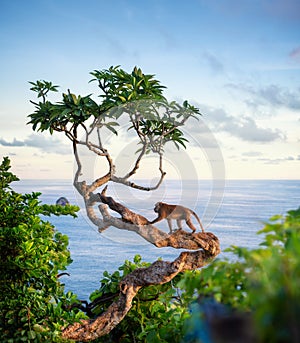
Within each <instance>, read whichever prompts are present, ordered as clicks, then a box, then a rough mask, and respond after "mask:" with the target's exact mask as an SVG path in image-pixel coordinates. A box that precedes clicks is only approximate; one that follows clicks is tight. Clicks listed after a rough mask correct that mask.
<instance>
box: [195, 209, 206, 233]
mask: <svg viewBox="0 0 300 343" xmlns="http://www.w3.org/2000/svg"><path fill="white" fill-rule="evenodd" d="M192 213H193V215H194V216H195V218H196V219H197V220H198V223H199V224H200V227H201V230H202V232H204V227H203V225H202V223H201V220H200V218H199V217H198V215H197V213H195V212H194V211H192Z"/></svg>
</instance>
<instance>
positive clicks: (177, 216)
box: [150, 202, 204, 233]
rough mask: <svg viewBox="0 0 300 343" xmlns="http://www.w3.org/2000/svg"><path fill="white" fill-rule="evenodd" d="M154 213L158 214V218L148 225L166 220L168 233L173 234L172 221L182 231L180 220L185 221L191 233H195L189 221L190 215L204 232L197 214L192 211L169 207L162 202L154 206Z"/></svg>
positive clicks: (179, 207) (176, 206) (180, 207)
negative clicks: (174, 221)
mask: <svg viewBox="0 0 300 343" xmlns="http://www.w3.org/2000/svg"><path fill="white" fill-rule="evenodd" d="M154 212H156V213H158V217H157V218H155V219H154V220H152V221H151V222H150V224H154V223H157V222H159V221H161V220H163V219H167V221H168V225H169V229H170V233H172V232H173V230H172V219H174V220H176V221H177V225H178V228H179V230H182V220H185V222H186V223H187V225H188V227H189V228H190V229H191V230H192V231H193V233H194V232H195V231H196V228H195V226H194V225H193V223H192V221H191V215H194V216H195V218H196V219H197V221H198V223H199V224H200V227H201V230H202V232H204V228H203V226H202V224H201V221H200V219H199V217H198V216H197V214H196V213H195V212H194V211H192V210H191V209H189V208H187V207H184V206H180V205H169V204H166V203H163V202H158V203H156V204H155V207H154Z"/></svg>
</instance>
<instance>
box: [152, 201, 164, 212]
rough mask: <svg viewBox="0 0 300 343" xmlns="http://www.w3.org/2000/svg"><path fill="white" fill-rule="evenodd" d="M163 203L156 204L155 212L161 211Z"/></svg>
mask: <svg viewBox="0 0 300 343" xmlns="http://www.w3.org/2000/svg"><path fill="white" fill-rule="evenodd" d="M161 204H162V203H161V202H157V203H156V204H155V206H154V212H156V213H157V212H159V209H160V206H161Z"/></svg>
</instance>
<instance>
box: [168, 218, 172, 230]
mask: <svg viewBox="0 0 300 343" xmlns="http://www.w3.org/2000/svg"><path fill="white" fill-rule="evenodd" d="M167 221H168V225H169V230H170V233H172V232H173V230H172V220H171V219H168V218H167Z"/></svg>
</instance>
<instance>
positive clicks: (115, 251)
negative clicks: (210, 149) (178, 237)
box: [13, 180, 300, 300]
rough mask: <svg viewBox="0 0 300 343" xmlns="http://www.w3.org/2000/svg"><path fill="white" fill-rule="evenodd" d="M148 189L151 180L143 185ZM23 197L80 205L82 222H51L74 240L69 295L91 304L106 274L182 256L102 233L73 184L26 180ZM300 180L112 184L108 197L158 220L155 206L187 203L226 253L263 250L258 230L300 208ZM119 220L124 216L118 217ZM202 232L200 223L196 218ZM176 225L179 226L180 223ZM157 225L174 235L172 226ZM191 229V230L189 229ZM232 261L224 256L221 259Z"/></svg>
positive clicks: (125, 235) (20, 186)
mask: <svg viewBox="0 0 300 343" xmlns="http://www.w3.org/2000/svg"><path fill="white" fill-rule="evenodd" d="M140 183H142V184H146V181H140ZM13 188H14V190H16V191H17V192H20V193H31V192H41V193H42V195H41V196H40V200H41V201H42V202H43V203H48V204H55V202H56V200H57V199H58V198H59V197H61V196H64V197H66V198H67V199H68V200H69V202H70V203H71V204H74V205H78V206H79V207H80V211H79V213H78V217H77V218H75V219H74V218H72V217H71V216H60V217H55V216H53V217H51V218H50V219H49V218H46V220H49V221H50V222H51V223H52V224H53V225H55V227H56V229H57V230H59V231H60V232H62V233H64V234H66V235H68V237H69V249H70V251H71V257H72V259H73V262H72V264H71V265H70V266H68V269H67V272H68V273H69V274H70V276H67V275H66V276H62V277H61V281H62V282H63V283H65V285H66V290H71V291H73V292H74V293H76V294H78V296H79V299H81V300H87V299H88V297H89V294H90V293H91V292H93V291H94V290H95V289H97V288H99V286H100V280H101V279H102V274H103V272H104V271H105V270H107V271H108V272H113V271H115V270H117V268H118V267H119V266H120V265H121V264H123V262H124V260H126V259H130V260H132V259H133V257H134V256H135V255H136V254H140V255H141V256H142V258H143V260H144V261H148V262H153V261H155V260H156V259H158V258H160V257H161V258H163V259H164V260H169V261H172V260H174V259H175V258H176V257H177V256H178V255H179V253H180V251H178V250H176V249H172V248H156V247H155V246H153V245H151V244H150V243H147V242H145V241H144V240H143V239H142V238H140V237H139V236H138V235H137V234H135V233H132V232H128V231H123V230H118V229H116V228H108V229H107V230H106V231H104V232H103V233H101V234H100V233H99V232H98V231H97V228H96V227H95V226H94V225H93V224H92V223H91V222H90V221H89V220H88V218H87V216H86V214H85V210H84V205H83V202H82V199H81V198H80V196H79V194H78V193H77V191H76V190H75V189H74V187H73V185H72V182H71V181H66V180H42V181H41V180H34V181H33V180H22V181H19V182H15V183H14V184H13ZM299 190H300V180H229V181H226V183H224V182H223V181H222V180H220V181H210V180H201V181H199V180H181V181H178V180H171V181H167V182H165V183H163V184H162V186H161V187H160V188H159V190H156V191H153V192H143V191H137V190H133V189H130V188H128V187H125V186H122V185H115V184H110V183H109V187H108V191H107V195H109V196H113V197H114V199H115V200H116V201H118V202H121V203H123V204H124V205H126V206H127V207H128V208H130V209H131V210H133V211H135V212H138V213H140V214H142V215H143V216H145V217H147V218H148V219H150V220H152V219H154V218H155V217H156V213H154V212H153V207H154V204H155V202H157V201H164V202H167V203H173V204H179V203H180V204H182V205H185V206H187V207H189V208H191V209H193V210H194V211H195V212H197V213H198V215H199V217H200V218H201V220H202V222H203V225H204V227H205V229H206V231H210V232H213V233H214V234H215V235H217V236H218V237H219V239H220V244H221V249H222V250H224V249H225V248H227V247H229V246H231V245H238V246H244V247H249V248H255V247H257V246H258V245H259V244H260V243H261V241H262V238H263V237H261V235H257V231H258V230H259V229H261V228H262V227H263V226H264V222H266V221H267V220H268V219H269V218H270V217H271V216H272V215H274V214H282V215H284V214H285V213H286V212H287V211H288V210H291V209H296V208H298V207H299V206H300V192H299ZM112 215H116V216H118V217H119V214H117V213H113V212H112ZM193 222H194V223H195V225H196V227H198V224H197V222H196V221H195V219H193ZM174 224H175V223H174ZM157 226H158V227H159V228H160V229H161V230H164V231H166V232H168V228H167V223H166V221H162V222H160V223H157ZM184 229H185V230H187V231H188V230H189V228H187V227H185V226H184ZM224 256H226V253H221V254H220V258H222V257H224Z"/></svg>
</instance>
